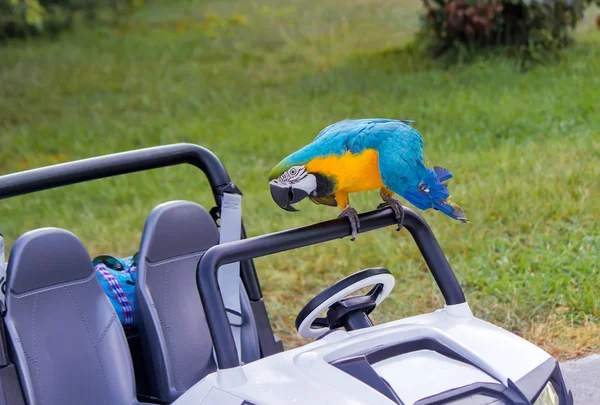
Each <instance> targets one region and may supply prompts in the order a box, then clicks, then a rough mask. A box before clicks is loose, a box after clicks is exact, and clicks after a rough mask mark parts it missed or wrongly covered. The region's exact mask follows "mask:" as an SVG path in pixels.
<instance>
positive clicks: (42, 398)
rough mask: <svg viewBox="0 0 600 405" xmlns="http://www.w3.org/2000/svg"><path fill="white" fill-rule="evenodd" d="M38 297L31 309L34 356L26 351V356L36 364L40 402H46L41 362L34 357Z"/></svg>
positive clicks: (35, 353) (35, 350)
mask: <svg viewBox="0 0 600 405" xmlns="http://www.w3.org/2000/svg"><path fill="white" fill-rule="evenodd" d="M38 298H39V295H36V296H35V297H34V298H33V309H32V311H31V341H32V348H33V357H31V356H29V354H27V353H25V358H28V357H30V358H31V362H32V363H33V365H34V366H35V374H36V376H37V380H38V386H39V391H40V402H41V403H42V404H43V403H44V388H43V385H42V378H41V376H40V366H39V363H38V362H37V361H35V360H34V358H37V348H36V339H35V331H36V329H35V312H36V310H37V302H38ZM23 352H25V349H23Z"/></svg>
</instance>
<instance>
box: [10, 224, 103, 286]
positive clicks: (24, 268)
mask: <svg viewBox="0 0 600 405" xmlns="http://www.w3.org/2000/svg"><path fill="white" fill-rule="evenodd" d="M93 272H94V267H93V266H92V259H91V258H90V255H89V253H88V252H87V250H86V248H85V247H84V246H83V243H81V241H80V240H79V239H78V238H77V236H75V235H74V234H72V233H71V232H69V231H66V230H64V229H59V228H41V229H36V230H33V231H30V232H27V233H25V234H23V235H21V237H20V238H19V239H17V241H16V242H15V244H14V246H13V248H12V250H11V253H10V257H9V259H8V268H7V269H6V274H7V276H8V282H7V288H8V290H9V291H12V292H14V293H17V294H22V293H25V292H28V291H32V290H37V289H39V288H46V287H51V286H54V285H57V284H62V283H67V282H71V281H77V280H81V279H85V278H87V277H89V276H90V275H91V274H92V273H93Z"/></svg>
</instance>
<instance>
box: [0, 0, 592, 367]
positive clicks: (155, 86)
mask: <svg viewBox="0 0 600 405" xmlns="http://www.w3.org/2000/svg"><path fill="white" fill-rule="evenodd" d="M420 10H421V7H420V3H419V1H418V0H397V1H389V0H320V1H316V0H311V1H300V0H288V1H286V2H280V1H275V0H264V1H262V2H261V3H260V4H257V3H255V2H248V1H242V0H229V1H223V0H221V1H201V0H191V1H187V2H186V1H182V0H175V1H161V2H155V3H151V4H149V5H148V6H147V7H145V8H143V9H141V10H140V11H138V12H137V13H136V14H134V15H133V17H132V19H131V20H130V21H129V22H128V23H127V24H126V25H119V26H116V25H102V26H100V27H97V28H94V29H88V28H83V27H81V28H77V29H76V30H75V31H74V32H72V33H67V34H64V35H62V36H61V38H60V40H57V41H52V40H46V39H39V40H32V41H28V42H19V41H17V42H13V43H11V44H9V45H7V46H5V47H1V48H0V173H10V172H14V171H19V170H25V169H29V168H35V167H39V166H44V165H49V164H54V163H57V162H61V161H69V160H74V159H80V158H85V157H91V156H96V155H101V154H106V153H113V152H119V151H125V150H130V149H135V148H141V147H147V146H156V145H164V144H169V143H175V142H193V143H197V144H200V145H202V146H205V147H207V148H209V149H210V150H212V151H213V152H215V153H216V154H217V156H219V157H220V158H221V160H222V161H223V162H224V164H225V165H226V167H227V168H228V170H229V173H230V175H231V177H232V178H233V179H234V181H235V182H236V183H237V184H238V185H239V186H240V188H241V189H242V190H243V192H244V197H245V199H244V205H243V210H244V214H245V222H246V226H247V230H248V233H249V234H250V235H251V236H254V235H259V234H264V233H266V232H272V231H278V230H282V229H287V228H291V227H295V226H301V225H306V224H311V223H314V222H317V221H322V220H327V219H331V218H334V217H335V216H337V215H338V212H339V211H338V210H337V209H336V208H330V207H324V206H314V205H312V204H310V203H308V202H306V203H302V204H301V205H300V207H299V208H300V209H301V212H298V213H289V212H285V211H283V210H281V209H280V208H278V207H277V206H276V205H275V203H274V202H273V201H272V200H271V197H270V194H269V187H268V182H267V175H268V173H269V170H270V169H271V167H272V166H273V165H275V164H276V163H277V162H278V161H279V160H280V159H281V158H282V157H284V156H286V155H287V154H288V153H290V152H292V151H294V150H296V149H297V148H299V147H301V146H303V145H304V144H306V143H308V142H310V141H311V140H312V139H313V138H314V137H315V136H316V134H317V133H318V132H319V130H320V129H322V128H323V127H325V126H327V125H329V124H330V123H333V122H335V121H338V120H341V119H344V118H358V117H389V118H402V119H413V120H416V122H415V124H414V126H415V127H416V128H417V129H418V130H419V131H420V132H421V134H422V136H423V140H424V145H425V146H424V154H425V159H426V161H427V164H428V165H434V164H438V165H442V166H445V167H448V168H449V169H450V170H451V171H452V172H453V174H454V179H452V180H451V181H450V191H451V193H452V195H453V200H454V201H455V202H457V203H459V204H460V205H461V206H462V208H463V209H464V210H465V212H466V213H467V215H468V216H469V218H470V220H471V223H470V224H462V223H459V222H457V221H452V220H451V219H449V218H447V217H445V216H444V215H442V214H440V213H438V212H423V213H422V214H423V216H424V217H425V218H426V220H427V221H428V222H429V223H430V225H431V227H432V229H433V231H434V233H435V234H436V236H437V238H438V241H439V243H440V245H441V247H442V249H443V250H444V252H445V253H446V255H447V257H448V260H449V262H450V264H451V265H452V267H453V269H454V271H455V272H456V274H457V277H458V279H459V281H460V282H461V285H462V286H463V287H464V289H465V292H466V294H467V298H468V300H469V302H470V303H471V306H472V308H473V311H474V313H475V314H476V315H478V316H480V317H482V318H484V319H486V320H489V321H491V322H494V323H497V324H499V325H501V326H503V327H506V328H508V329H510V330H512V331H514V332H516V333H518V334H520V335H521V336H524V337H525V338H527V339H529V340H531V341H533V342H535V343H536V344H539V345H541V346H542V347H543V348H544V349H546V350H548V351H549V352H551V353H552V354H554V355H556V356H558V357H560V358H561V359H565V358H570V357H575V356H579V355H582V354H584V353H586V352H589V351H596V350H600V326H599V323H598V321H599V319H600V305H599V301H598V296H599V293H600V276H599V270H598V263H599V262H600V221H599V220H600V202H599V201H600V187H599V186H600V181H599V180H598V179H599V177H600V91H599V89H600V31H598V30H597V29H596V27H595V26H594V24H593V19H594V18H595V16H596V15H597V14H598V13H599V12H598V10H591V11H590V13H589V15H588V18H587V19H586V21H585V22H584V23H582V25H581V28H580V29H579V32H578V37H577V38H578V43H577V45H576V46H574V47H572V48H571V49H570V50H569V51H568V52H566V53H565V55H564V58H563V59H562V60H561V61H560V62H559V63H557V64H555V65H551V66H539V67H537V68H535V69H533V70H531V71H529V72H527V73H521V72H519V71H518V70H517V69H516V68H515V67H514V64H513V63H512V62H510V61H506V60H502V59H499V58H492V59H489V60H482V61H479V62H476V63H472V64H470V65H468V66H461V67H454V68H449V69H447V68H443V67H442V66H439V65H438V64H437V63H433V62H431V61H427V60H426V59H424V58H423V57H422V56H419V54H418V53H416V52H415V51H412V50H411V48H410V47H408V48H407V47H406V45H407V44H408V43H409V42H410V41H411V39H412V38H413V35H414V33H415V31H416V30H417V29H418V27H419V23H420V22H419V12H420ZM207 184H208V183H207V181H206V180H205V179H204V178H203V177H202V175H201V174H200V173H199V172H197V171H196V170H195V169H193V168H192V167H188V166H186V167H174V168H168V169H162V170H155V171H152V172H147V173H138V174H133V175H129V176H123V177H119V178H114V179H106V180H100V181H95V182H92V183H87V184H80V185H74V186H70V187H67V188H63V189H56V190H49V191H45V192H41V193H38V194H34V195H31V196H24V197H18V198H12V199H8V200H5V201H2V202H1V203H0V224H1V225H0V226H1V230H2V232H3V233H4V234H5V235H6V237H7V242H8V244H9V246H10V245H11V244H12V243H13V242H14V240H15V239H16V238H17V237H18V236H19V235H20V234H21V233H23V232H25V231H27V230H30V229H33V228H37V227H43V226H58V227H63V228H66V229H69V230H71V231H73V232H75V233H76V234H77V235H78V236H79V237H80V238H81V239H82V240H83V241H84V243H85V244H86V246H87V247H88V249H89V250H90V254H91V255H97V254H101V253H112V254H116V255H129V254H132V253H134V252H135V251H136V250H137V246H138V243H139V238H140V232H141V230H142V228H143V225H144V220H145V217H146V215H147V214H148V212H149V211H150V210H151V209H152V208H153V207H154V206H155V205H157V204H159V203H161V202H164V201H167V200H173V199H189V200H194V201H197V202H199V203H201V204H204V205H205V206H206V207H207V208H210V207H212V200H211V196H210V193H209V192H208V188H207ZM351 201H352V203H353V205H354V206H355V207H356V208H357V209H358V210H359V211H366V210H370V209H374V208H375V207H376V205H377V204H378V203H379V201H380V200H379V197H378V195H377V193H376V192H371V193H367V194H364V195H352V196H351ZM256 264H257V269H258V272H259V275H260V277H261V280H262V284H263V290H264V293H265V295H266V302H267V308H268V310H269V312H270V316H271V319H272V321H273V322H274V325H275V328H276V331H277V333H278V334H279V335H280V336H282V337H283V338H284V340H285V342H286V345H287V347H292V346H293V345H297V344H299V343H301V342H302V340H301V339H299V338H298V336H297V334H296V332H295V329H294V326H293V325H294V319H295V317H296V314H297V313H298V311H299V310H300V309H301V307H302V306H303V305H304V304H305V303H306V302H307V301H308V300H309V299H310V298H312V297H313V296H314V295H315V294H317V293H318V292H319V291H320V290H322V289H323V288H325V287H327V286H328V285H330V284H332V283H333V282H335V281H336V280H338V279H340V278H342V277H344V276H346V275H348V274H350V273H352V272H354V271H357V270H360V269H363V268H366V267H369V266H385V267H387V268H389V269H390V270H391V271H392V272H393V274H394V275H395V277H396V280H397V284H396V288H395V290H394V292H393V293H392V295H391V296H390V297H389V298H388V299H387V300H386V302H385V303H384V304H382V306H381V307H379V308H378V309H377V310H376V314H375V319H376V321H377V322H383V321H386V320H390V319H394V318H397V317H404V316H408V315H412V314H416V313H420V312H423V311H432V310H435V309H437V308H439V307H440V306H441V305H442V304H443V300H442V299H441V295H440V293H439V292H438V290H437V288H436V286H435V283H434V281H433V278H432V277H431V276H430V274H429V273H428V272H427V271H426V267H425V264H424V262H423V260H422V258H421V257H420V256H419V254H418V251H417V249H416V247H415V245H414V243H413V241H412V239H411V238H410V236H409V234H408V232H407V231H406V230H402V231H401V232H395V231H394V229H393V228H392V227H390V228H389V229H385V230H381V231H378V232H371V233H367V234H361V235H359V236H358V238H357V240H356V241H355V242H350V241H349V239H348V238H346V239H344V240H337V241H333V242H329V243H327V244H322V245H319V246H313V247H308V248H303V249H299V250H298V251H295V252H294V254H279V255H274V256H270V257H264V258H260V259H257V260H256Z"/></svg>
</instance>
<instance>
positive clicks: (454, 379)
mask: <svg viewBox="0 0 600 405" xmlns="http://www.w3.org/2000/svg"><path fill="white" fill-rule="evenodd" d="M423 337H435V338H436V339H438V340H440V341H443V342H444V344H446V345H447V346H449V347H451V348H452V349H453V350H455V351H456V352H458V353H460V354H462V355H463V356H465V357H466V358H468V359H469V360H470V361H471V362H473V363H474V364H477V365H478V366H479V367H481V368H482V369H483V370H485V371H486V373H487V374H490V375H491V376H493V378H492V377H490V375H487V374H486V373H484V372H482V371H480V370H478V369H477V368H475V367H470V366H468V365H466V364H464V363H462V362H458V361H455V360H452V359H450V358H447V357H445V356H442V355H440V354H438V353H437V352H433V351H429V350H422V351H417V352H412V353H407V354H403V355H399V356H396V357H392V358H389V359H386V360H384V361H381V362H379V363H376V364H374V365H373V368H374V369H375V370H376V371H377V372H378V374H379V375H380V376H382V377H384V378H385V379H386V380H387V381H388V383H389V384H390V385H391V386H392V388H393V389H394V391H396V392H397V393H398V395H399V397H400V398H401V399H402V401H403V402H404V403H405V404H406V405H411V404H414V402H416V401H417V400H419V399H421V398H424V397H427V396H430V395H434V394H437V393H439V392H442V391H445V390H448V389H451V388H454V387H461V386H464V385H467V384H471V383H474V382H495V381H494V380H497V381H498V382H501V383H504V384H506V382H507V381H506V380H507V379H508V378H510V379H511V380H512V381H517V380H519V379H520V378H521V377H523V376H524V375H525V374H527V373H529V372H530V371H532V370H533V369H534V368H536V367H537V366H539V365H540V364H541V363H543V362H544V361H546V360H548V359H549V358H550V355H549V354H547V353H546V352H544V351H543V350H541V349H539V348H538V347H536V346H535V345H533V344H531V343H529V342H527V341H526V340H524V339H522V338H520V337H518V336H516V335H514V334H512V333H510V332H507V331H506V330H504V329H501V328H499V327H497V326H494V325H492V324H490V323H488V322H485V321H482V320H480V319H478V318H475V317H473V316H472V315H471V311H470V309H469V307H468V305H467V304H461V305H457V306H454V307H447V308H445V309H443V310H438V311H436V312H432V313H428V314H424V315H418V316H415V317H411V318H406V319H401V320H398V321H393V322H389V323H386V324H383V325H377V326H374V327H371V328H368V329H360V330H356V331H352V332H345V331H341V330H339V331H335V332H332V333H330V334H329V335H327V336H325V337H323V338H322V339H320V340H318V341H315V342H312V343H309V344H307V345H305V346H302V347H299V348H296V349H292V350H288V351H285V352H283V353H279V354H277V355H273V356H270V357H267V358H264V359H261V360H258V361H255V362H253V363H250V364H247V365H244V366H243V367H238V368H235V369H229V370H223V371H218V372H217V373H213V374H211V375H209V376H207V377H206V378H205V379H203V380H202V381H200V382H199V383H197V384H196V385H194V386H193V387H192V388H191V389H190V390H189V391H188V392H186V393H185V394H184V395H183V396H182V397H180V398H179V399H178V400H177V401H176V402H175V403H174V405H200V404H202V405H208V404H224V405H229V403H231V404H237V405H240V404H241V403H242V402H243V401H242V399H244V400H247V401H249V402H251V403H253V404H256V405H283V404H294V405H314V404H327V403H330V404H336V405H359V404H372V405H391V404H393V402H392V401H391V400H390V399H388V398H387V397H385V396H384V395H382V394H381V393H379V392H378V391H376V390H374V389H372V388H371V387H369V386H368V385H366V384H364V383H362V382H361V381H359V380H357V379H356V378H354V377H352V376H350V375H349V374H346V373H345V372H343V371H341V370H339V369H338V368H336V367H334V366H331V365H330V364H329V362H331V361H335V360H337V359H343V358H348V357H352V356H356V355H360V354H363V353H366V352H370V351H372V350H373V349H375V348H377V347H385V346H390V345H393V344H396V343H401V342H403V341H409V340H414V339H416V338H423ZM214 388H218V389H219V391H215V390H214ZM221 391H223V392H221ZM226 393H229V394H230V396H227V395H226ZM221 397H223V398H224V399H222V400H221V399H219V401H215V399H216V398H221ZM226 397H227V399H225V398H226ZM235 401H238V402H235Z"/></svg>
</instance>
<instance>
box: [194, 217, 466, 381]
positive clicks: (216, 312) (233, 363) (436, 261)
mask: <svg viewBox="0 0 600 405" xmlns="http://www.w3.org/2000/svg"><path fill="white" fill-rule="evenodd" d="M404 211H405V216H404V227H405V228H406V229H407V230H408V231H409V232H410V234H411V235H412V237H413V239H414V240H415V242H416V244H417V246H418V248H419V250H420V251H421V254H422V255H423V258H424V259H425V262H426V263H427V266H428V267H429V270H430V271H431V273H432V275H433V277H434V279H435V281H436V283H437V285H438V287H439V289H440V290H441V292H442V294H443V296H444V299H445V301H446V304H447V305H455V304H462V303H464V302H465V296H464V293H463V290H462V288H461V287H460V284H459V283H458V280H457V279H456V276H455V275H454V272H453V271H452V268H451V267H450V264H449V263H448V261H447V260H446V257H445V256H444V254H443V252H442V250H441V248H440V246H439V244H438V243H437V240H436V239H435V236H434V235H433V233H432V232H431V229H430V228H429V226H428V225H427V223H426V222H425V220H424V219H423V218H421V216H419V215H418V214H416V213H415V212H414V211H412V210H411V209H409V208H406V207H405V208H404ZM359 219H360V233H364V232H368V231H372V230H375V229H379V228H383V227H386V226H390V225H397V221H396V218H395V215H394V213H393V211H392V209H391V208H385V209H381V210H375V211H370V212H366V213H362V214H359ZM350 235H351V229H350V226H349V223H348V221H347V220H346V219H344V218H342V219H334V220H330V221H325V222H321V223H317V224H314V225H308V226H304V227H299V228H295V229H289V230H285V231H281V232H276V233H272V234H267V235H261V236H256V237H252V238H248V239H243V240H240V241H235V242H228V243H225V244H222V245H216V246H213V247H212V248H210V249H209V250H208V251H207V252H206V253H205V254H204V256H203V257H202V258H201V260H200V262H199V263H198V268H197V283H198V290H199V292H200V297H201V300H202V305H203V306H204V310H205V313H206V321H207V322H208V326H209V330H210V333H211V337H212V340H213V344H214V349H215V353H216V357H217V362H218V366H219V368H220V369H229V368H234V367H238V366H240V363H239V360H238V355H237V351H236V347H235V343H234V340H233V335H232V333H231V329H230V326H229V320H228V318H227V313H226V312H225V306H224V305H223V299H222V296H221V292H220V290H219V287H218V283H217V271H218V269H219V267H220V266H223V265H225V264H228V263H233V262H237V261H240V260H247V259H253V258H256V257H261V256H267V255H270V254H274V253H279V252H284V251H287V250H292V249H296V248H300V247H304V246H309V245H314V244H317V243H322V242H326V241H330V240H333V239H339V238H343V237H346V236H350Z"/></svg>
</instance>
